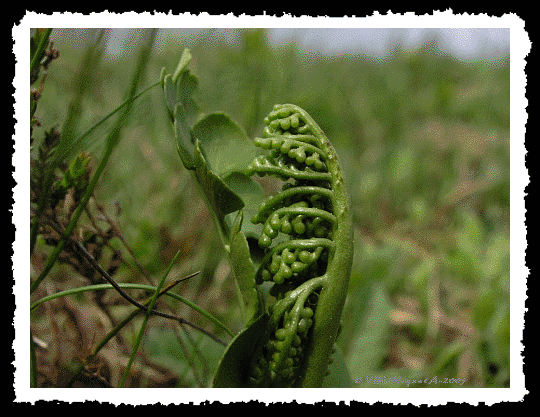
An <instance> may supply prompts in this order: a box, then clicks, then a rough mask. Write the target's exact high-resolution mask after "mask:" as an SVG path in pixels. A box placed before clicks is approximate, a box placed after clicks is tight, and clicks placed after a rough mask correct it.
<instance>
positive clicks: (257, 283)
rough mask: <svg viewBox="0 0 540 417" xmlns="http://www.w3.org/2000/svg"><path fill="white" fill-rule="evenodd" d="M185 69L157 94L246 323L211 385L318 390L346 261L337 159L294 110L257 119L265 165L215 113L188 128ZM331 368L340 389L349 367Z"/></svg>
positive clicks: (345, 206) (281, 108)
mask: <svg viewBox="0 0 540 417" xmlns="http://www.w3.org/2000/svg"><path fill="white" fill-rule="evenodd" d="M190 59H191V55H190V53H189V51H188V50H185V51H184V53H183V55H182V57H181V59H180V63H179V65H178V67H177V69H176V71H175V73H174V75H171V74H166V73H165V71H164V72H163V75H162V85H163V89H164V93H165V99H166V102H167V105H168V109H169V115H170V118H171V121H172V122H173V124H174V130H175V136H176V140H177V149H178V153H179V155H180V158H181V160H182V162H183V164H184V166H185V168H187V169H189V170H190V171H192V172H193V174H194V177H195V180H196V182H197V183H198V184H199V186H200V187H201V190H202V192H203V195H204V196H205V198H206V200H207V202H208V205H209V207H210V209H211V211H212V215H213V216H214V220H215V222H216V225H217V228H218V231H219V233H220V236H221V238H222V240H223V244H224V247H225V249H226V251H227V252H228V254H229V258H230V262H231V266H232V269H233V272H234V275H235V278H236V283H237V288H238V293H239V298H240V305H241V308H242V312H243V314H242V317H243V319H244V322H245V328H244V330H243V331H242V332H240V334H238V335H237V336H236V338H235V339H234V340H233V341H232V342H231V344H230V345H229V346H228V349H227V350H226V352H225V353H224V356H223V357H222V359H221V362H220V364H219V367H218V369H217V372H216V374H215V377H214V383H213V386H214V387H319V386H322V385H323V383H324V381H323V380H324V377H325V375H326V372H327V369H328V365H329V363H330V360H331V355H332V352H333V350H334V342H335V340H336V337H337V335H338V330H339V326H340V317H341V313H342V309H343V304H344V302H345V297H346V294H347V286H348V281H349V275H350V269H351V263H352V256H353V234H352V220H351V214H350V209H349V198H348V195H347V192H346V188H345V183H344V178H343V174H342V171H341V167H340V165H339V162H338V158H337V155H336V152H335V150H334V148H333V147H332V145H331V143H330V141H329V140H328V139H327V138H326V136H325V134H324V133H323V131H322V130H321V128H320V127H319V126H318V125H317V123H316V122H315V121H314V120H313V119H312V117H311V116H310V115H309V114H308V113H307V112H306V111H305V110H303V109H301V108H300V107H298V106H295V105H292V104H285V105H276V106H275V107H274V109H273V110H272V111H271V112H270V114H269V115H268V117H267V118H266V119H265V123H266V125H267V126H266V128H265V130H264V133H265V138H258V139H255V141H254V144H255V145H256V147H259V148H262V149H264V150H270V151H271V153H270V155H259V156H256V155H255V150H256V148H255V147H253V144H252V143H251V141H250V140H249V139H248V138H247V136H246V134H245V132H244V131H243V129H241V128H240V127H239V126H238V125H236V124H235V123H234V122H233V121H232V120H231V119H230V118H229V117H228V116H226V115H224V114H221V113H218V114H210V115H206V116H204V117H202V118H199V119H196V118H197V106H196V105H195V104H194V102H193V99H192V97H191V94H192V92H193V91H194V88H195V87H196V85H197V81H196V78H195V76H194V75H192V74H191V73H190V72H189V70H188V69H187V65H188V63H189V61H190ZM195 120H197V121H196V122H195V124H194V125H193V126H191V124H190V121H195ZM254 174H257V175H259V176H265V175H267V174H269V175H272V176H276V177H278V178H280V179H282V180H283V181H285V183H284V185H283V187H282V190H281V192H279V193H278V194H276V195H274V196H270V197H268V198H267V199H265V200H264V201H262V200H263V193H262V189H261V187H260V186H259V185H258V183H257V182H255V181H253V179H252V178H251V176H252V175H254ZM289 180H290V181H289ZM256 202H258V204H255V203H256ZM257 207H258V209H257ZM235 212H236V215H235V217H234V219H233V217H232V216H233V214H234V213H235ZM245 213H249V214H251V215H252V223H253V224H263V230H262V234H261V235H260V236H259V237H258V238H257V239H254V237H255V236H256V232H255V229H254V228H253V227H252V226H253V225H251V226H249V225H245V224H244V223H245V222H244V221H243V218H244V214H245ZM340 369H341V370H342V372H344V374H345V376H343V378H345V379H346V378H347V375H346V368H345V367H343V366H342V367H341V368H340ZM343 378H342V379H343Z"/></svg>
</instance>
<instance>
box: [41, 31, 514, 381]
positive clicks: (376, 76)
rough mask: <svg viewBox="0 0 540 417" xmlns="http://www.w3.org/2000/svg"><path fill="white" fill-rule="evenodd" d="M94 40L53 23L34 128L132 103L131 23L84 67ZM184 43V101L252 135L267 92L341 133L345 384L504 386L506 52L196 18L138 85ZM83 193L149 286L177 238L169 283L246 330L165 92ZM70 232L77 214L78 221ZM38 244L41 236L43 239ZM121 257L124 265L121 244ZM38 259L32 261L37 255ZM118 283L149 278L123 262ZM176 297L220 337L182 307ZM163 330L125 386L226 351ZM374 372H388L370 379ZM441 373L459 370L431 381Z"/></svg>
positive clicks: (118, 358) (192, 373) (161, 324)
mask: <svg viewBox="0 0 540 417" xmlns="http://www.w3.org/2000/svg"><path fill="white" fill-rule="evenodd" d="M83 35H85V36H87V37H85V36H83ZM94 35H95V33H93V32H91V31H90V32H85V33H81V32H75V31H73V30H63V31H60V32H55V31H53V35H52V39H53V40H54V46H55V47H56V48H58V49H59V51H60V57H59V59H58V60H56V61H54V62H53V64H52V65H51V67H50V69H49V74H48V76H47V80H46V84H45V88H44V90H43V96H42V98H41V100H40V102H39V108H38V112H37V113H36V115H37V117H38V118H39V119H40V120H41V123H42V126H43V127H42V128H40V129H42V130H45V129H48V128H49V127H51V126H53V125H59V127H60V130H61V131H62V125H63V123H64V122H65V118H66V114H67V109H68V108H69V105H70V103H71V102H72V101H73V100H74V97H76V96H77V94H79V93H80V92H81V91H84V95H83V96H82V101H81V109H82V110H81V117H80V119H79V121H78V124H77V125H76V126H75V127H76V131H77V132H79V133H82V132H84V131H85V130H86V129H88V128H89V127H90V126H92V124H93V123H95V122H96V121H97V120H99V119H100V118H101V117H103V116H104V115H106V114H107V113H108V112H109V111H111V110H113V109H114V108H115V107H116V106H117V105H118V104H119V103H121V102H122V101H123V100H124V99H125V98H126V91H127V90H128V88H129V82H130V77H131V75H132V72H133V65H134V62H133V60H134V57H135V56H136V52H137V50H138V49H137V48H138V39H139V38H140V37H142V35H141V34H140V33H138V32H137V33H135V32H134V33H133V38H132V39H131V41H130V42H128V43H127V44H126V45H125V50H126V53H125V54H123V55H121V56H119V57H115V58H111V57H108V56H107V55H99V54H97V53H95V52H94V55H93V56H92V57H91V58H92V59H90V60H89V61H88V64H86V65H90V66H91V70H88V66H86V67H83V66H82V64H83V62H84V57H85V53H86V52H87V48H88V47H89V45H90V44H91V39H92V36H94ZM185 47H188V48H190V49H191V52H192V54H193V57H194V58H193V61H192V64H191V68H192V71H193V73H195V74H196V75H197V76H198V78H199V86H198V89H197V92H196V94H195V98H196V100H197V103H198V104H199V106H200V107H201V109H202V110H203V111H204V112H206V113H210V112H213V111H224V112H226V113H228V114H229V115H230V116H231V117H232V118H233V119H235V120H236V121H237V122H238V123H239V124H240V125H242V126H243V127H244V128H245V130H246V131H247V133H248V135H249V136H250V137H255V136H257V135H260V134H261V132H262V127H263V123H262V119H263V118H264V117H265V116H266V114H267V113H268V112H269V111H270V110H271V108H272V106H273V105H274V104H276V103H286V102H289V103H294V104H297V105H299V106H300V107H302V108H304V109H306V110H307V111H308V112H309V114H311V115H312V116H313V118H314V119H315V120H316V121H317V123H318V124H319V125H320V126H321V128H322V129H323V130H324V131H325V132H326V134H327V136H328V137H329V138H330V140H331V141H332V143H333V144H334V145H335V148H336V150H337V152H338V155H339V156H340V158H341V160H342V165H343V168H344V171H345V174H346V181H347V186H348V189H349V191H350V196H351V202H352V208H353V213H354V221H355V259H354V265H353V272H352V277H351V284H350V289H349V294H348V298H347V303H346V307H345V312H344V316H343V322H344V327H343V331H342V333H341V336H340V339H339V340H338V343H339V345H340V347H341V349H342V351H343V352H344V355H345V359H346V361H347V364H348V366H349V372H350V374H351V377H352V379H353V380H355V379H356V380H357V381H356V382H357V383H356V386H358V387H362V388H366V387H370V386H375V387H383V386H384V387H407V386H408V385H409V384H410V381H411V380H422V381H423V380H425V379H426V378H427V379H428V380H429V381H432V383H431V384H428V383H424V382H422V383H416V385H414V384H412V385H410V386H418V387H438V388H440V387H454V386H457V387H459V386H461V387H509V386H510V360H509V350H510V347H509V332H510V310H509V306H510V302H509V291H510V275H509V274H510V273H509V267H510V258H509V254H510V245H509V242H510V221H509V213H510V143H509V126H510V68H509V58H508V57H506V58H505V59H502V60H499V61H485V60H478V61H472V62H464V61H460V60H458V59H456V58H454V57H452V56H451V55H448V54H446V53H443V52H441V51H439V50H438V49H437V48H436V47H434V44H433V43H432V42H426V43H425V44H424V45H423V46H422V47H420V48H417V49H414V50H405V49H403V48H399V47H396V48H395V49H394V50H393V51H392V53H391V54H390V55H388V56H387V57H385V58H377V59H375V58H373V57H370V56H367V55H362V54H346V55H340V56H332V57H326V56H322V55H320V54H316V53H310V52H308V51H303V50H300V49H299V48H298V47H297V46H296V45H295V44H294V43H290V44H288V45H284V46H281V47H279V48H278V47H273V46H271V45H269V43H268V40H267V34H266V32H265V31H264V30H245V31H242V32H241V36H240V39H239V41H238V42H236V43H225V42H223V41H220V40H219V39H218V38H216V37H215V36H214V35H213V33H212V31H208V32H203V33H200V34H199V35H198V36H188V34H183V35H179V36H176V37H172V36H171V37H168V38H164V39H161V41H160V43H159V44H156V45H155V50H154V51H153V53H152V54H151V56H150V62H149V63H148V71H147V79H146V80H143V81H142V82H141V84H140V85H141V86H143V87H145V86H147V85H150V84H152V83H154V82H155V81H157V80H159V77H160V72H161V69H162V67H166V68H167V69H168V70H169V72H172V71H173V70H174V68H175V66H176V64H177V61H178V58H179V57H180V54H181V53H182V50H183V49H184V48H185ZM84 68H86V70H84ZM109 127H110V124H106V125H104V126H103V127H101V128H99V129H98V131H97V132H96V134H94V135H93V136H92V137H90V138H89V139H88V140H87V141H86V142H85V143H84V144H83V147H82V148H81V150H82V149H85V150H88V151H89V152H90V154H91V155H92V156H93V157H95V158H96V159H99V157H100V155H101V152H102V150H103V138H104V137H105V136H106V135H107V132H108V130H107V129H108V128H109ZM35 136H36V137H38V138H39V137H41V136H42V133H41V132H40V131H39V130H38V131H37V133H36V134H35ZM95 195H96V200H97V201H98V202H99V203H100V204H102V205H103V206H104V207H105V209H106V210H107V212H108V213H109V214H110V216H111V217H112V218H114V219H116V220H117V221H118V224H119V227H120V229H121V231H122V235H123V237H124V238H125V240H126V241H127V242H128V243H129V245H130V247H131V248H132V250H133V252H134V254H135V257H136V259H137V261H138V262H139V263H140V264H141V265H142V266H144V268H145V269H146V270H147V271H148V273H149V274H150V275H151V276H152V277H154V279H155V282H156V281H157V279H159V277H161V276H162V274H163V273H164V271H165V269H166V268H167V266H168V264H169V262H170V261H171V259H172V258H173V256H174V254H175V253H176V252H177V251H178V250H179V249H181V250H182V253H181V257H180V259H179V261H178V262H177V264H176V265H175V267H174V268H173V271H172V273H171V276H172V277H173V278H176V277H180V276H182V275H187V274H189V273H191V272H194V271H198V270H200V271H201V275H200V276H199V277H197V278H194V279H193V280H191V281H189V282H188V283H186V284H181V285H180V286H179V287H178V289H176V290H175V291H177V292H178V293H179V294H181V295H182V296H184V297H185V298H187V299H189V300H191V301H193V302H195V303H197V304H198V305H200V306H201V307H204V308H205V309H206V310H207V311H209V312H211V313H212V314H214V315H216V316H217V317H219V318H220V319H221V320H222V321H223V322H224V323H226V324H227V325H228V326H229V328H231V329H232V330H233V331H238V330H240V326H241V324H240V321H239V315H238V314H239V313H238V308H236V303H237V299H236V296H235V293H234V291H235V290H234V285H233V280H232V276H231V273H230V270H229V267H228V263H227V258H226V255H225V251H224V250H223V248H222V247H221V243H220V241H219V238H218V236H217V234H216V229H215V228H214V227H213V225H212V222H211V218H210V216H209V213H208V211H207V209H206V207H205V205H204V202H203V201H202V199H201V196H200V195H199V192H198V190H197V189H196V187H195V183H194V182H193V180H192V178H191V177H190V176H189V175H188V173H187V172H186V171H185V170H184V169H183V167H182V165H181V162H180V159H179V157H178V154H177V152H176V149H175V143H174V135H173V132H172V127H171V126H170V123H169V120H168V119H167V112H166V108H165V103H164V99H163V94H162V91H161V90H160V88H159V87H158V88H155V89H153V90H151V91H150V92H149V93H147V94H145V95H144V96H143V97H142V98H140V99H139V100H137V102H136V103H135V107H134V110H133V114H132V116H131V118H130V122H129V125H128V126H126V127H125V128H124V129H123V131H122V137H121V139H120V143H119V145H118V146H117V148H116V150H115V151H114V154H113V156H112V159H111V160H110V163H109V165H108V167H107V169H106V171H105V173H104V174H103V176H102V178H101V180H100V183H99V184H98V187H97V189H96V193H95ZM80 227H81V228H84V227H89V226H88V225H87V224H86V226H85V224H84V219H83V222H82V223H81V225H80ZM113 244H114V245H116V246H117V247H118V248H121V247H122V246H121V243H120V242H119V241H116V242H113ZM40 250H41V251H43V252H44V253H46V252H47V250H48V249H47V247H45V245H44V244H41V246H40ZM123 257H124V258H125V260H126V261H127V263H128V264H131V265H132V264H133V258H132V257H131V255H130V254H129V253H127V252H125V253H124V252H123ZM34 262H35V265H33V266H34V268H35V269H39V267H40V263H39V262H40V261H39V259H38V260H37V261H34ZM115 278H116V279H117V281H120V282H143V280H142V279H141V277H140V273H138V271H137V270H136V269H135V268H133V267H130V266H129V265H127V264H123V265H121V267H120V269H119V271H118V272H117V273H116V275H115ZM47 281H48V282H49V283H48V284H47V285H48V287H47V289H48V291H53V292H54V291H58V290H60V289H63V288H65V287H69V286H74V285H82V283H84V280H82V279H81V278H80V277H78V276H77V275H76V273H75V272H74V271H73V270H72V269H70V268H69V267H67V266H66V265H60V266H58V267H57V268H55V270H54V273H53V274H52V275H51V276H50V277H48V278H47ZM144 283H146V282H144ZM41 295H42V294H41ZM79 301H81V300H79ZM114 301H115V300H114V297H113V299H112V300H108V299H105V300H104V301H103V300H102V302H104V303H109V302H110V303H114ZM81 302H82V301H81ZM86 302H88V303H90V305H91V303H92V300H86ZM167 302H169V301H167ZM111 305H112V307H111V311H112V312H113V316H114V317H116V318H118V317H121V316H122V314H125V311H127V310H126V306H125V304H121V303H118V305H116V304H111ZM171 305H172V304H171ZM174 308H175V311H177V313H178V314H179V315H183V316H186V317H189V318H190V319H192V320H193V321H194V322H197V323H199V324H201V325H202V326H207V327H208V329H209V330H212V331H215V332H216V334H219V335H220V336H224V335H223V334H221V333H220V331H219V329H214V328H213V327H212V326H211V325H208V323H207V322H205V321H204V319H202V318H200V316H197V314H196V313H193V312H192V311H191V310H189V309H187V308H185V307H183V306H182V305H178V306H174ZM36 314H37V315H36V316H35V317H34V318H33V320H35V323H37V325H38V330H39V329H46V328H47V326H48V325H46V324H44V323H45V322H46V321H47V320H48V319H47V317H48V316H47V315H46V314H45V313H44V312H43V311H41V310H40V311H38V312H37V313H36ZM88 314H90V313H88ZM105 322H106V320H105ZM106 325H110V324H106ZM106 325H105V326H106ZM172 327H173V325H172V324H171V323H167V321H166V320H162V319H159V318H152V319H151V321H150V327H149V329H148V331H147V334H146V338H145V341H144V346H143V349H142V352H141V355H142V357H143V359H141V364H140V365H141V367H142V368H144V369H146V370H147V372H146V373H145V371H141V376H140V379H139V380H138V381H136V382H133V383H132V386H133V385H135V384H137V386H178V387H191V386H207V385H208V383H209V381H210V378H211V375H212V369H213V368H214V367H215V365H216V364H217V361H218V360H219V357H220V354H221V352H222V351H223V348H222V347H221V346H218V345H216V344H215V343H213V342H212V341H209V340H208V339H207V338H204V337H201V336H200V335H198V334H196V333H194V332H192V331H190V332H188V333H184V334H183V335H182V337H181V338H179V337H178V334H176V333H175V332H174V331H173V330H172ZM133 331H134V330H133ZM43 332H45V330H43ZM38 333H39V331H38ZM130 337H133V336H132V335H129V334H127V335H126V337H125V339H124V342H122V343H119V346H117V348H116V350H113V351H112V353H111V354H110V355H109V356H107V357H106V359H105V360H104V364H103V365H102V366H103V367H104V368H110V369H109V370H108V371H107V372H105V373H108V374H109V375H110V376H111V379H112V380H114V375H115V374H114V372H113V370H112V369H114V368H115V365H114V364H116V363H123V362H122V358H123V357H125V355H126V354H127V355H128V356H129V340H131V339H130ZM224 338H225V336H224ZM229 340H230V339H229ZM92 343H95V341H93V339H92V336H91V335H90V336H88V340H85V341H84V343H82V346H78V347H77V348H75V349H74V352H72V354H71V355H67V356H66V357H65V358H63V359H62V360H61V361H60V360H59V362H58V364H61V365H62V366H64V367H65V368H66V369H67V370H69V369H70V366H72V365H70V363H71V362H72V361H73V360H75V359H76V358H77V357H78V356H83V353H81V352H84V351H85V350H86V349H88V348H89V346H91V345H92ZM124 343H125V344H126V345H123V344H124ZM193 351H195V352H196V353H199V352H200V355H198V354H194V353H193ZM126 352H127V353H126ZM113 356H114V359H112V357H113ZM67 370H66V372H67ZM148 370H151V371H148ZM366 377H367V378H366ZM371 377H375V379H374V380H377V378H379V380H380V381H384V378H386V381H390V382H387V383H379V384H375V385H374V382H369V381H374V380H373V379H370V378H371ZM433 377H436V378H437V381H438V383H434V382H433ZM116 378H117V376H116ZM392 378H397V381H398V382H395V381H396V380H392ZM400 378H401V379H400ZM445 378H447V379H446V380H445ZM452 378H454V379H459V380H460V381H461V380H462V381H464V383H463V384H462V385H461V382H453V383H445V382H443V381H446V382H448V381H451V379H452ZM407 380H409V383H407Z"/></svg>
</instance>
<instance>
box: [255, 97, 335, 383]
mask: <svg viewBox="0 0 540 417" xmlns="http://www.w3.org/2000/svg"><path fill="white" fill-rule="evenodd" d="M265 123H266V125H267V126H266V128H265V131H264V134H265V136H266V138H257V139H255V141H254V143H255V145H256V146H259V147H261V148H263V149H266V150H271V153H270V155H265V156H258V157H257V158H255V160H254V161H253V162H252V163H251V164H250V166H249V167H248V172H249V173H250V175H251V174H253V173H257V174H258V175H259V176H264V175H265V174H271V175H275V176H278V177H279V178H281V179H282V180H284V181H288V180H289V179H291V178H292V179H293V180H294V182H286V183H285V184H284V185H283V189H282V191H281V192H280V193H279V194H277V195H275V196H272V197H269V198H268V199H267V200H266V201H265V202H264V203H263V204H262V205H261V207H260V209H259V212H258V214H257V215H256V216H255V217H254V218H253V219H252V222H253V223H262V224H263V225H264V226H263V230H262V234H261V237H260V239H259V246H260V247H261V248H263V249H265V251H266V255H265V258H264V259H263V261H262V264H261V266H260V268H259V270H258V271H257V275H256V280H257V283H258V284H262V282H263V281H268V282H273V283H274V285H273V287H272V290H271V292H270V293H271V294H272V295H273V296H275V297H276V298H277V301H276V303H275V304H274V305H273V306H272V309H271V313H272V314H271V318H270V323H269V329H268V331H267V337H266V342H265V344H264V346H263V347H262V349H261V352H260V354H259V356H258V359H256V360H255V363H254V364H253V367H252V372H251V383H252V385H253V386H291V385H293V384H294V381H295V378H296V377H297V375H298V371H299V370H300V366H301V363H302V359H303V354H304V349H305V346H306V344H307V339H308V331H309V329H310V327H311V326H312V324H313V314H314V309H315V307H316V303H317V298H318V295H317V293H318V291H319V290H320V287H321V285H322V280H321V278H320V277H322V276H323V275H324V274H325V273H326V266H327V263H328V251H329V248H331V247H333V245H334V242H332V240H331V239H332V229H333V225H334V223H335V221H336V219H335V216H334V215H333V214H332V206H331V196H332V190H331V189H330V179H331V177H330V173H329V172H328V170H327V167H326V163H325V161H326V158H327V156H326V155H325V153H324V152H323V151H322V150H321V149H320V148H319V146H317V143H318V139H317V137H316V136H314V135H313V134H312V132H311V130H310V128H311V126H310V125H309V124H308V123H306V121H305V120H304V119H303V117H302V116H301V115H300V114H299V113H298V112H296V111H295V109H294V108H291V107H290V106H287V105H285V106H280V105H277V106H275V107H274V110H273V111H272V112H271V113H270V114H269V115H268V117H266V118H265ZM280 232H281V233H282V234H283V235H288V236H289V239H288V240H287V239H285V240H282V241H281V242H280V243H278V244H276V245H274V246H273V247H272V242H273V239H275V238H277V237H278V236H279V234H280ZM318 278H319V279H318Z"/></svg>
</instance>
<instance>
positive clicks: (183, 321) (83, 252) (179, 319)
mask: <svg viewBox="0 0 540 417" xmlns="http://www.w3.org/2000/svg"><path fill="white" fill-rule="evenodd" d="M69 240H70V241H71V243H72V244H74V245H75V247H76V248H77V249H78V250H79V251H80V253H81V255H83V256H84V257H85V258H86V259H87V260H88V262H90V263H91V264H92V266H93V267H94V268H95V269H96V271H98V272H99V273H100V274H101V276H102V277H103V278H105V280H107V282H109V284H111V285H112V286H113V287H114V289H115V290H116V291H117V292H118V293H119V294H120V295H121V296H122V297H124V298H125V299H126V300H127V301H129V302H130V303H131V304H133V305H134V306H136V307H138V308H140V309H142V310H144V311H148V306H145V305H144V304H141V303H139V302H138V301H137V300H135V299H134V298H133V297H131V296H130V295H129V294H127V293H126V292H125V291H124V290H122V288H120V286H119V285H118V284H117V283H116V281H115V280H113V279H112V278H111V277H110V276H109V274H108V273H107V271H105V270H104V269H103V268H102V267H101V265H100V264H99V263H98V262H97V261H96V260H95V259H94V257H93V256H92V255H91V254H90V253H88V251H87V250H86V249H85V247H84V246H83V245H82V244H81V243H80V242H77V241H76V240H74V239H72V238H70V239H69ZM197 274H199V272H194V273H193V274H190V275H188V276H186V277H184V278H182V280H181V281H183V280H186V279H189V278H192V277H194V276H195V275H197ZM151 314H153V315H156V316H160V317H164V318H167V319H171V320H175V321H177V322H178V323H180V324H186V325H188V326H190V327H192V328H193V329H196V330H198V331H200V332H202V333H204V334H205V335H207V336H208V337H210V338H212V339H213V340H214V341H216V342H218V343H220V344H222V345H223V346H227V344H226V343H225V342H224V341H222V340H221V339H219V338H218V337H217V336H214V335H213V334H212V333H210V332H208V331H207V330H205V329H203V328H202V327H200V326H197V325H196V324H194V323H192V322H190V321H189V320H186V319H183V318H182V317H178V316H175V315H174V314H169V313H164V312H162V311H159V310H151Z"/></svg>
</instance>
